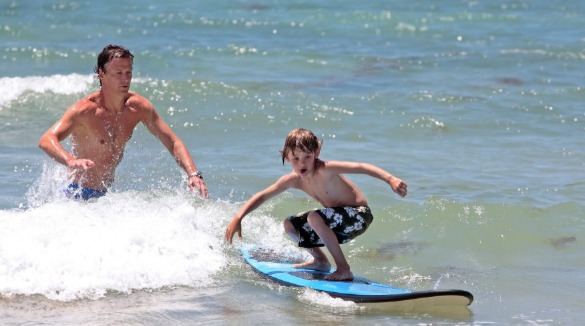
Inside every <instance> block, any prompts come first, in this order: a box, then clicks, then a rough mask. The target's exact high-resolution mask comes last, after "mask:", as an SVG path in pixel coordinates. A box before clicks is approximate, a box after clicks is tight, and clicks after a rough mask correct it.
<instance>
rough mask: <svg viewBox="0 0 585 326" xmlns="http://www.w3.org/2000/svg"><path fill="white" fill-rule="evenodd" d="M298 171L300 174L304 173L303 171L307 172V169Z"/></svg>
mask: <svg viewBox="0 0 585 326" xmlns="http://www.w3.org/2000/svg"><path fill="white" fill-rule="evenodd" d="M299 172H301V174H305V172H307V169H301V170H300V171H299Z"/></svg>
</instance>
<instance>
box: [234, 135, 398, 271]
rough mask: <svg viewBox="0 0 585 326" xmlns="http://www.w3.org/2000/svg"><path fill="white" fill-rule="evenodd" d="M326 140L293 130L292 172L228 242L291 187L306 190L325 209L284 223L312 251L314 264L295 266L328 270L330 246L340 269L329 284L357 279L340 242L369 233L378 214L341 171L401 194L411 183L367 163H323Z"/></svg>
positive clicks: (262, 197) (254, 203)
mask: <svg viewBox="0 0 585 326" xmlns="http://www.w3.org/2000/svg"><path fill="white" fill-rule="evenodd" d="M321 143H322V142H321V141H320V140H319V139H318V138H317V137H316V136H315V135H314V134H313V133H312V132H311V131H309V130H306V129H302V128H299V129H295V130H293V131H291V132H290V133H289V134H288V136H287V138H286V141H285V143H284V148H283V149H282V151H281V154H282V164H284V161H285V160H286V161H289V162H290V163H291V165H292V168H293V170H292V171H291V172H290V173H288V174H285V175H283V176H282V177H280V179H278V180H277V181H276V182H275V183H274V184H273V185H271V186H269V187H268V188H266V189H264V190H262V191H260V192H259V193H257V194H255V195H254V196H252V198H250V199H249V200H248V201H247V202H246V203H245V204H244V206H243V207H242V208H241V209H240V211H239V212H238V213H237V214H236V215H235V216H234V218H233V219H232V221H231V222H230V223H229V225H228V226H227V229H226V231H225V238H226V240H227V241H228V242H229V243H230V244H231V243H232V239H233V237H234V234H235V233H236V232H237V233H238V236H239V238H240V239H241V238H242V224H241V223H242V219H243V218H244V216H246V215H247V214H249V213H250V212H252V211H253V210H254V209H256V208H258V207H259V206H260V205H261V204H262V203H264V202H265V201H266V200H268V199H270V198H272V197H274V196H276V195H278V194H280V193H282V192H283V191H285V190H287V189H289V188H295V189H299V190H302V191H304V192H305V193H307V194H308V195H309V196H311V197H313V198H314V199H315V200H317V201H318V202H319V203H321V205H323V207H325V208H323V209H315V210H311V211H308V212H304V213H301V214H298V215H296V216H290V217H288V218H287V219H285V220H284V229H285V231H286V232H287V233H288V235H289V236H290V237H291V238H292V239H293V240H294V241H295V242H297V243H298V245H299V246H300V247H304V248H307V249H308V250H309V253H310V254H311V256H313V260H311V261H308V262H305V263H301V264H296V265H294V266H295V267H297V268H309V269H315V270H319V271H326V272H327V271H329V270H330V269H331V264H330V263H329V260H328V259H327V256H326V255H325V253H324V252H323V251H322V250H321V249H320V248H319V247H322V246H325V247H326V248H327V249H328V250H329V252H330V253H331V256H332V257H333V259H334V261H335V265H336V270H335V272H333V273H331V274H328V275H326V276H325V278H326V279H328V280H335V281H349V280H353V273H352V272H351V270H350V266H349V264H348V263H347V261H346V259H345V256H344V255H343V251H342V250H341V247H340V245H339V244H340V243H346V242H348V241H350V240H351V239H353V238H355V237H357V236H358V235H360V234H362V233H363V232H365V231H366V229H367V228H368V226H369V225H370V224H371V223H372V220H373V216H372V213H371V211H370V208H369V207H368V203H367V202H366V199H365V197H364V196H363V194H362V192H361V191H360V190H359V188H358V187H357V186H356V185H355V184H353V183H352V182H351V181H349V180H348V179H346V178H345V176H343V174H342V173H361V174H367V175H369V176H372V177H375V178H378V179H381V180H384V181H386V182H387V183H388V184H389V185H390V187H391V188H392V190H393V191H394V192H396V193H397V194H399V195H400V196H403V197H404V196H406V192H407V190H406V188H407V187H406V184H405V183H404V182H402V180H400V179H398V178H396V177H394V176H393V175H391V174H390V173H388V172H386V171H384V170H382V169H381V168H379V167H376V166H374V165H372V164H367V163H354V162H336V161H322V160H320V159H319V153H320V151H321Z"/></svg>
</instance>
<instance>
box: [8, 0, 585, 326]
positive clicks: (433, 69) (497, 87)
mask: <svg viewBox="0 0 585 326" xmlns="http://www.w3.org/2000/svg"><path fill="white" fill-rule="evenodd" d="M584 16H585V5H584V4H583V3H581V2H577V1H541V0H533V1H512V0H510V1H507V0H504V1H455V0H447V1H440V2H437V1H384V2H382V1H370V2H365V3H360V2H355V1H321V0H314V1H256V2H249V1H219V2H216V1H198V2H191V1H168V2H158V1H151V0H147V1H142V2H140V3H125V2H119V1H118V2H114V1H101V2H99V3H94V2H89V1H0V40H1V42H0V90H1V91H0V320H1V321H2V324H6V325H20V324H39V323H43V324H48V325H79V324H92V325H119V324H126V325H168V324H174V325H192V324H217V325H224V324H228V325H239V324H244V325H245V324H259V323H264V324H275V323H279V324H286V325H289V324H290V325H295V324H313V323H317V322H321V323H325V324H342V325H345V324H347V325H362V324H363V325H366V324H367V325H373V324H377V325H438V324H440V325H450V324H462V325H484V324H490V325H491V324H496V325H507V324H511V325H577V324H583V323H585V317H584V316H583V310H584V309H585V303H584V302H585V295H583V293H585V274H584V273H583V270H584V269H585V259H584V258H583V257H584V256H583V252H584V250H585V242H584V241H585V240H584V234H585V221H584V220H585V201H584V199H583V198H585V172H584V169H585V152H584V150H583V149H584V148H585V137H584V135H585V111H584V110H583V109H582V106H583V102H584V99H585V89H584V88H583V87H584V85H583V80H584V79H583V71H585V69H584V68H585V29H584V27H583V21H584V20H585V17H584ZM110 43H114V44H122V45H124V46H126V47H128V48H130V49H131V50H132V51H133V53H134V54H135V56H136V58H135V62H134V68H135V69H134V76H135V78H134V80H133V84H132V89H133V90H134V91H137V92H139V93H141V94H143V95H145V96H147V97H148V98H150V99H151V100H152V102H153V103H154V104H155V106H156V107H157V108H158V110H159V112H160V114H161V115H162V116H163V118H164V119H165V120H166V121H167V122H168V123H169V124H170V125H171V126H172V128H173V129H174V130H175V132H176V133H177V134H178V135H179V136H180V137H181V138H182V139H183V140H184V141H185V143H186V144H187V146H188V148H189V150H190V151H191V153H192V154H193V156H194V158H195V161H196V163H197V165H198V167H199V168H200V169H201V170H202V171H203V172H204V173H205V180H206V182H207V184H208V186H209V189H210V199H209V200H207V201H205V200H202V199H200V198H196V197H195V196H193V195H192V194H190V193H189V192H188V191H187V190H186V184H185V177H184V175H183V174H182V172H181V170H180V169H179V167H178V166H177V165H176V164H175V162H174V160H173V159H172V158H171V156H170V155H169V153H168V152H166V150H165V149H164V148H163V146H162V145H161V144H160V143H159V142H158V141H157V140H156V139H154V137H153V136H152V135H150V134H149V133H148V132H147V131H146V130H145V128H144V127H143V126H140V127H139V128H138V129H137V130H136V132H135V135H134V137H133V138H132V140H131V141H130V143H129V144H128V146H127V150H126V153H125V158H124V161H123V162H122V164H121V165H120V167H119V169H118V173H117V176H116V178H117V179H116V183H115V185H114V187H113V188H112V189H111V191H110V193H109V194H108V195H107V196H106V197H104V198H101V199H100V200H98V201H97V202H93V203H87V204H86V203H77V202H69V201H65V200H63V198H62V197H61V189H62V187H63V186H64V183H65V181H64V174H65V172H64V169H63V167H61V166H59V165H57V164H55V163H53V162H51V161H50V160H49V159H47V158H46V156H45V155H44V153H42V152H41V150H39V149H38V147H37V142H38V139H39V137H40V136H41V134H42V133H43V132H44V131H45V130H46V129H47V128H49V127H50V126H51V124H52V123H53V122H54V121H55V120H56V119H58V118H59V117H60V116H61V114H62V113H63V112H64V110H65V109H66V108H67V107H68V106H69V105H71V104H72V103H74V102H75V101H76V100H78V99H79V98H80V97H82V96H83V95H84V94H86V93H88V92H91V91H93V90H96V89H97V88H98V83H97V82H95V81H94V79H93V76H92V70H93V66H94V65H95V61H96V56H97V53H99V51H101V49H102V48H103V47H104V46H105V45H107V44H110ZM297 127H305V128H309V129H311V130H313V131H314V132H315V133H317V134H318V135H319V136H320V137H322V138H323V140H324V145H323V146H324V147H323V150H322V154H321V157H322V158H323V159H326V160H327V159H329V160H351V161H366V162H370V163H374V164H376V165H379V166H381V167H383V168H385V169H387V170H389V171H390V172H392V173H393V174H395V175H397V176H398V177H400V178H402V179H403V180H405V181H406V182H407V183H408V185H409V195H408V196H407V197H406V198H404V199H402V198H399V197H398V196H397V195H395V194H394V193H392V191H391V190H390V189H389V188H388V187H387V186H386V185H385V184H383V183H382V182H381V181H379V180H376V179H372V178H368V177H365V176H350V179H352V180H353V181H355V182H356V183H357V184H358V185H359V186H360V188H361V189H362V191H363V192H364V194H365V195H366V197H367V198H368V201H369V203H370V205H371V207H372V210H373V212H374V216H375V222H374V225H373V226H372V228H371V229H370V230H368V232H366V233H365V234H364V235H363V236H361V237H359V238H357V239H356V240H355V241H354V242H352V243H350V244H347V245H344V246H343V249H344V251H345V253H346V255H347V256H348V259H349V261H350V263H351V265H352V269H353V271H354V272H355V273H357V274H360V275H363V276H366V277H369V278H372V279H375V280H377V281H381V282H385V283H390V284H393V285H396V286H400V287H406V288H411V289H415V290H429V289H450V288H457V289H463V290H467V291H470V292H472V293H473V294H474V295H475V301H474V302H473V304H472V305H471V306H469V308H468V309H465V310H464V311H447V310H443V311H441V310H439V311H432V312H429V311H385V310H374V309H370V308H368V307H367V306H366V307H364V306H359V305H355V304H352V303H348V302H344V301H339V300H333V299H331V298H329V297H327V296H326V295H322V294H319V293H314V292H311V291H307V290H302V289H291V288H285V287H280V286H277V285H275V284H272V283H270V282H268V281H265V280H263V279H261V278H260V277H259V276H257V275H256V274H254V273H253V272H251V271H250V269H249V268H248V267H247V266H246V265H244V263H243V261H242V259H241V258H240V257H239V256H238V252H237V250H236V248H235V247H232V246H228V245H227V244H226V243H225V242H224V241H223V232H224V229H225V226H226V225H227V223H228V222H229V221H230V220H231V218H232V216H233V214H234V213H235V212H236V211H237V210H238V209H239V207H241V205H242V204H243V202H244V201H245V200H246V199H247V198H249V197H250V196H251V195H252V194H254V193H255V192H256V191H259V190H261V189H263V188H264V187H266V186H267V185H269V184H270V183H271V182H273V181H274V180H275V179H276V178H277V177H278V176H280V175H281V174H283V173H286V172H288V171H289V170H290V167H289V166H288V165H285V166H283V165H282V164H281V162H279V157H278V155H279V153H278V150H279V149H280V148H281V147H282V145H283V142H284V138H285V136H286V135H287V134H288V132H289V131H290V130H292V129H294V128H297ZM315 206H317V204H316V203H315V202H313V201H312V200H310V199H308V198H307V197H306V196H305V195H303V194H301V193H298V192H288V193H285V194H283V195H282V196H280V197H278V198H276V199H274V200H273V201H271V202H270V203H268V204H267V205H265V206H264V207H262V208H261V209H259V210H257V211H256V212H254V213H253V214H252V215H250V216H248V217H247V218H246V219H245V220H244V225H243V227H244V230H243V235H244V239H243V241H244V242H245V243H262V244H265V245H266V246H272V247H275V248H284V249H285V250H289V251H293V252H295V250H296V249H295V248H296V247H295V246H294V244H293V243H292V242H291V241H290V240H288V238H287V237H286V236H285V235H284V233H283V231H282V226H281V221H282V219H283V218H284V217H286V216H288V215H291V214H294V213H297V212H299V211H302V210H305V209H309V208H312V207H315ZM237 244H239V242H236V245H237ZM298 252H299V253H300V251H298Z"/></svg>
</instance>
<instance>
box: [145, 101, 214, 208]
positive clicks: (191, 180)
mask: <svg viewBox="0 0 585 326" xmlns="http://www.w3.org/2000/svg"><path fill="white" fill-rule="evenodd" d="M150 106H151V107H150V108H148V109H147V110H146V118H145V119H144V120H143V122H144V124H145V125H146V127H147V128H148V130H149V131H150V132H151V133H152V134H153V135H154V136H155V137H156V138H158V139H159V140H160V141H161V143H162V144H163V145H164V146H165V147H166V148H167V149H168V151H169V152H170V153H171V154H172V155H173V157H174V158H175V160H176V161H177V163H178V164H179V166H181V168H182V169H183V170H185V172H186V173H187V176H188V177H187V178H188V179H187V184H188V186H189V189H191V190H194V189H195V188H197V189H198V190H199V195H201V196H202V197H203V198H207V192H208V191H207V185H205V182H204V181H203V177H202V176H201V174H200V173H198V170H197V167H196V166H195V162H194V161H193V158H192V157H191V154H190V153H189V151H188V150H187V147H186V146H185V143H183V141H182V140H181V139H180V138H179V137H178V136H177V135H176V134H175V133H174V132H173V131H172V130H171V128H170V127H169V125H168V124H167V123H166V122H165V121H164V120H163V119H162V118H161V117H160V116H159V114H158V112H157V111H156V110H155V109H154V107H152V104H150Z"/></svg>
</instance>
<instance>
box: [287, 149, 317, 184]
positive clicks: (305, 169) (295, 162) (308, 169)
mask: <svg viewBox="0 0 585 326" xmlns="http://www.w3.org/2000/svg"><path fill="white" fill-rule="evenodd" d="M318 155H319V153H312V152H304V151H302V150H300V149H295V150H294V151H292V152H289V153H288V156H287V157H286V160H287V161H289V162H290V164H291V165H292V167H293V170H294V171H295V172H296V173H297V174H298V175H299V176H301V177H304V176H307V175H310V174H311V173H313V170H314V168H315V160H316V159H317V156H318Z"/></svg>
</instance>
